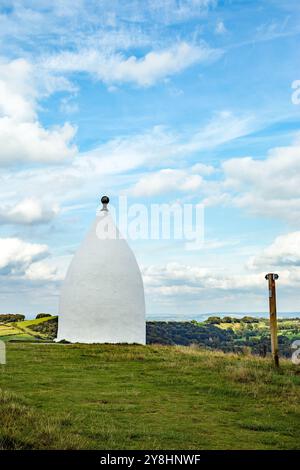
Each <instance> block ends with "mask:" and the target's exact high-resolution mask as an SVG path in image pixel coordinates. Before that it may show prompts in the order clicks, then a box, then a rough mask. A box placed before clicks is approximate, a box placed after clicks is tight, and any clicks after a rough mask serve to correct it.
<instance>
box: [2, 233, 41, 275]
mask: <svg viewBox="0 0 300 470" xmlns="http://www.w3.org/2000/svg"><path fill="white" fill-rule="evenodd" d="M46 256H48V247H47V245H40V244H36V243H29V242H24V241H23V240H20V239H19V238H0V271H1V273H2V274H12V275H18V274H20V273H23V272H25V270H26V269H28V267H29V266H30V265H31V264H32V263H33V262H34V261H38V260H40V259H42V258H45V257H46Z"/></svg>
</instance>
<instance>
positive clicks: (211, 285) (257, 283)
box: [143, 263, 264, 296]
mask: <svg viewBox="0 0 300 470" xmlns="http://www.w3.org/2000/svg"><path fill="white" fill-rule="evenodd" d="M143 279H144V282H145V285H146V290H147V292H148V293H151V292H153V293H156V294H160V295H167V296H169V295H181V294H183V293H186V294H188V293H190V294H199V295H200V294H201V293H203V291H204V290H205V291H208V290H228V291H229V290H249V289H250V290H251V289H257V288H261V287H264V285H263V284H262V279H264V274H263V273H257V274H252V273H251V274H241V275H236V274H230V273H225V272H217V271H215V272H214V271H213V270H211V269H208V268H202V267H199V266H191V265H184V264H179V263H167V264H166V265H165V266H148V267H146V268H144V269H143Z"/></svg>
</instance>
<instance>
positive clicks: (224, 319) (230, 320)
mask: <svg viewBox="0 0 300 470" xmlns="http://www.w3.org/2000/svg"><path fill="white" fill-rule="evenodd" d="M233 320H234V319H233V318H232V317H224V318H223V322H224V323H233Z"/></svg>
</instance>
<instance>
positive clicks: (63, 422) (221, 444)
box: [0, 343, 300, 449]
mask: <svg viewBox="0 0 300 470" xmlns="http://www.w3.org/2000/svg"><path fill="white" fill-rule="evenodd" d="M7 350H8V351H7V364H6V366H0V387H1V388H2V389H3V390H4V396H7V397H8V398H7V399H6V405H5V406H3V405H2V402H1V400H0V405H1V411H0V422H1V427H0V447H2V448H6V449H7V448H20V449H21V448H36V449H43V448H49V449H55V448H80V449H299V447H300V443H299V432H300V414H299V408H300V392H299V389H300V387H299V385H300V375H299V369H297V368H296V367H295V366H294V365H292V364H291V363H290V362H288V361H282V367H281V369H280V371H279V372H277V371H275V370H274V369H273V368H272V366H271V365H270V363H269V360H266V359H260V358H256V357H248V356H237V355H233V354H223V353H218V352H208V351H203V350H200V349H197V348H193V347H172V346H171V347H165V346H126V345H115V346H114V345H59V344H49V345H47V344H26V343H22V344H17V343H8V347H7ZM11 393H13V394H14V395H11ZM6 394H8V395H6ZM4 401H5V400H4ZM22 410H23V411H22ZM24 416H25V417H24ZM26 416H28V418H26ZM2 423H4V424H2ZM44 428H45V429H46V430H47V432H45V433H43V432H42V431H43V429H44Z"/></svg>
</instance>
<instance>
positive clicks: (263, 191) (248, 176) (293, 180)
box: [223, 136, 300, 224]
mask: <svg viewBox="0 0 300 470" xmlns="http://www.w3.org/2000/svg"><path fill="white" fill-rule="evenodd" d="M223 170H224V177H225V188H227V190H229V191H230V192H231V191H234V192H235V193H236V195H234V196H232V199H231V200H232V203H233V204H234V205H236V206H238V207H242V208H245V209H248V210H249V211H250V212H251V213H253V214H257V215H263V216H269V217H278V218H281V219H284V220H288V221H289V222H292V223H295V224H297V223H299V220H300V144H299V136H298V137H297V139H296V140H295V142H294V143H293V144H292V145H291V146H287V147H276V148H273V149H271V150H270V151H269V152H268V154H267V158H266V159H264V160H256V159H254V158H252V157H244V158H234V159H230V160H227V161H226V162H225V163H224V164H223Z"/></svg>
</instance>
